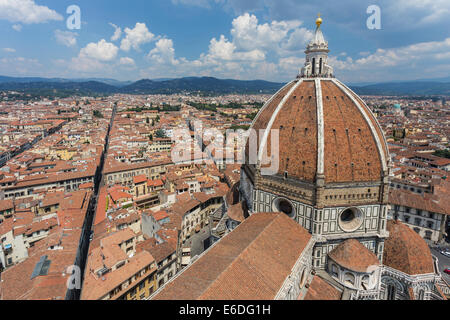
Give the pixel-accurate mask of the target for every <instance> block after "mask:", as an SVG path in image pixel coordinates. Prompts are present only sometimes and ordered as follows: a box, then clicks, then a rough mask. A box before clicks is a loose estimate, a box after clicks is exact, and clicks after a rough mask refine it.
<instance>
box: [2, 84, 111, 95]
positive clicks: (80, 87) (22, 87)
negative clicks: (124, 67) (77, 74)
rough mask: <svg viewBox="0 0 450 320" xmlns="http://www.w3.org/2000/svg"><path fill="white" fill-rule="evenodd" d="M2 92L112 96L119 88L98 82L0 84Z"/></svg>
mask: <svg viewBox="0 0 450 320" xmlns="http://www.w3.org/2000/svg"><path fill="white" fill-rule="evenodd" d="M0 90H14V91H24V92H30V93H37V92H42V91H44V90H45V91H49V90H50V91H51V90H60V91H65V92H72V93H73V94H77V93H80V94H82V95H85V94H112V93H116V92H118V90H119V89H118V88H117V87H115V86H111V85H108V84H106V83H103V82H98V81H87V82H51V81H49V82H43V81H38V82H3V83H1V82H0Z"/></svg>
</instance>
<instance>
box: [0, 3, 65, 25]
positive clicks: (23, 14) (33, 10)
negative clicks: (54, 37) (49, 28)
mask: <svg viewBox="0 0 450 320" xmlns="http://www.w3.org/2000/svg"><path fill="white" fill-rule="evenodd" d="M0 19H2V20H8V21H10V22H14V23H15V22H20V23H24V24H31V23H43V22H48V21H51V20H57V21H61V20H63V17H62V16H61V15H60V14H59V13H57V12H56V11H55V10H52V9H50V8H48V7H46V6H41V5H37V4H36V3H35V2H34V0H0Z"/></svg>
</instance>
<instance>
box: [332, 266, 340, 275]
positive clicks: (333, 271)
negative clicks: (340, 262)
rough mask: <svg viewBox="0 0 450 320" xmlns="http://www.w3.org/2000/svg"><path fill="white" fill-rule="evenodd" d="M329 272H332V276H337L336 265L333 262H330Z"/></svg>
mask: <svg viewBox="0 0 450 320" xmlns="http://www.w3.org/2000/svg"><path fill="white" fill-rule="evenodd" d="M331 274H332V275H333V276H334V277H339V274H338V267H337V266H336V265H335V264H332V265H331Z"/></svg>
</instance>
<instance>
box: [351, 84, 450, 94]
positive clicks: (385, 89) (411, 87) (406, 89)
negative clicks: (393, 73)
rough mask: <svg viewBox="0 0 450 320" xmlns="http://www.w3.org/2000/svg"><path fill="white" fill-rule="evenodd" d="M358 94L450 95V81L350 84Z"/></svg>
mask: <svg viewBox="0 0 450 320" xmlns="http://www.w3.org/2000/svg"><path fill="white" fill-rule="evenodd" d="M352 90H354V91H355V92H356V93H357V94H360V95H383V96H390V95H392V96H399V95H406V96H411V95H415V96H423V95H447V96H449V95H450V82H433V81H408V82H389V83H378V84H371V85H366V86H352Z"/></svg>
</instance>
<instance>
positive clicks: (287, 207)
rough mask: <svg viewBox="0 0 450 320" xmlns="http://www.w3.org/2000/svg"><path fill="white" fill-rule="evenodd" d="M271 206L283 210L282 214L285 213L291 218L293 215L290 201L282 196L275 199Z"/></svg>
mask: <svg viewBox="0 0 450 320" xmlns="http://www.w3.org/2000/svg"><path fill="white" fill-rule="evenodd" d="M272 207H273V210H274V211H279V212H283V213H284V214H286V215H287V216H289V217H291V218H292V217H294V216H295V210H294V207H293V206H292V203H291V202H290V201H289V200H287V199H284V198H277V199H275V201H274V202H273V206H272Z"/></svg>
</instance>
